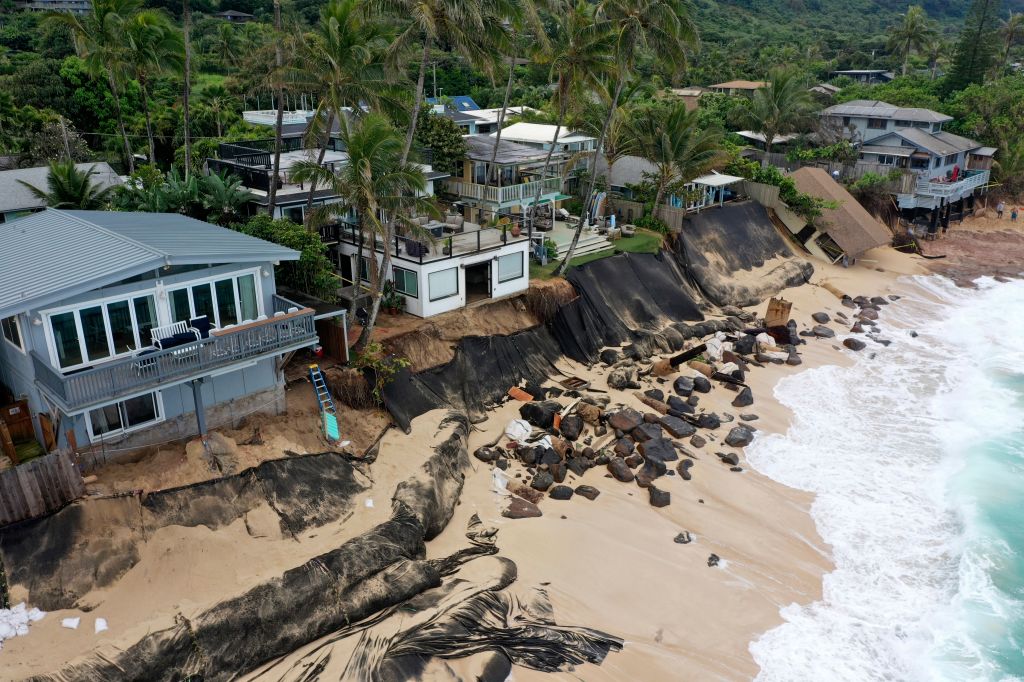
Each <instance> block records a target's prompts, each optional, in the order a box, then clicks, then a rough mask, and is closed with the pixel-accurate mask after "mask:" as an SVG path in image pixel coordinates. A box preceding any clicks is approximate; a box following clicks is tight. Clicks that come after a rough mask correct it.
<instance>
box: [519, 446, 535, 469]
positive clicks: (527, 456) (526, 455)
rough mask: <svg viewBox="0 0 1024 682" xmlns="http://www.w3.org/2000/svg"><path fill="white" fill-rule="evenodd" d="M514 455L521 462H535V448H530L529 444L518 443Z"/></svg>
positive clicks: (531, 463) (529, 463)
mask: <svg viewBox="0 0 1024 682" xmlns="http://www.w3.org/2000/svg"><path fill="white" fill-rule="evenodd" d="M516 457H518V458H519V461H520V462H522V463H523V464H525V465H527V466H530V465H533V464H536V463H537V448H532V447H530V446H529V445H520V446H519V447H517V448H516Z"/></svg>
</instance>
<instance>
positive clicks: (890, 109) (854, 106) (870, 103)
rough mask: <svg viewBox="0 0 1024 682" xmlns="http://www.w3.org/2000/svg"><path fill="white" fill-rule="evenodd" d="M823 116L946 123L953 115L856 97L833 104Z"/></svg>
mask: <svg viewBox="0 0 1024 682" xmlns="http://www.w3.org/2000/svg"><path fill="white" fill-rule="evenodd" d="M821 115H822V116H854V117H866V118H885V119H890V120H896V121H915V122H921V123H946V122H947V121H952V120H953V117H952V116H947V115H946V114H940V113H939V112H937V111H932V110H931V109H921V108H918V107H897V106H894V105H892V104H889V103H888V102H882V101H881V100H877V99H855V100H850V101H849V102H843V103H842V104H833V105H832V106H830V107H828V108H827V109H824V110H822V112H821Z"/></svg>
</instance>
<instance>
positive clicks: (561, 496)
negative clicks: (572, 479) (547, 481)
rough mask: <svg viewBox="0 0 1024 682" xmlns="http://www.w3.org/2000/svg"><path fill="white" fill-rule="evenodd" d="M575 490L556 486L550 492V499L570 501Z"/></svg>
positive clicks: (564, 486)
mask: <svg viewBox="0 0 1024 682" xmlns="http://www.w3.org/2000/svg"><path fill="white" fill-rule="evenodd" d="M572 493H573V490H572V488H570V487H569V486H567V485H556V486H555V487H554V488H552V489H551V490H550V491H548V497H550V498H551V499H553V500H568V499H569V498H570V497H572Z"/></svg>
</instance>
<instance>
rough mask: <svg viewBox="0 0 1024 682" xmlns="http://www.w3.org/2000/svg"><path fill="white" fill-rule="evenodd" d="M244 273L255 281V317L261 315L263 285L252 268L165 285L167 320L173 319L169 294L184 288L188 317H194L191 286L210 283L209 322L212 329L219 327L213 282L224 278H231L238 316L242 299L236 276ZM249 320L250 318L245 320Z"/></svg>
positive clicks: (240, 313)
mask: <svg viewBox="0 0 1024 682" xmlns="http://www.w3.org/2000/svg"><path fill="white" fill-rule="evenodd" d="M246 275H252V276H253V280H254V281H255V282H256V317H259V316H260V315H263V314H264V312H263V286H262V283H261V282H260V269H259V268H254V269H252V270H234V271H232V272H228V273H224V274H222V275H220V276H213V277H204V278H202V279H195V280H189V281H188V282H182V283H181V284H174V285H172V286H169V287H167V300H166V303H167V320H168V322H171V321H173V320H174V308H173V306H172V305H171V296H172V295H173V294H174V292H176V291H181V290H182V289H184V290H185V291H186V292H187V293H188V311H189V318H190V319H195V318H196V303H195V301H194V300H193V299H192V287H195V286H199V285H202V284H209V285H210V292H211V293H212V294H213V318H214V319H212V320H210V324H211V326H212V327H213V328H214V329H220V328H221V324H220V310H219V309H218V306H217V288H216V286H215V284H216V283H217V282H220V281H222V280H225V279H230V280H231V289H232V292H233V293H234V296H235V310H237V311H238V313H237V314H238V317H239V318H241V316H242V301H241V298H240V297H239V295H238V278H239V277H245V276H246ZM247 321H248V322H251V321H252V320H247ZM242 322H243V320H242V319H239V320H238V322H236V323H235V324H242Z"/></svg>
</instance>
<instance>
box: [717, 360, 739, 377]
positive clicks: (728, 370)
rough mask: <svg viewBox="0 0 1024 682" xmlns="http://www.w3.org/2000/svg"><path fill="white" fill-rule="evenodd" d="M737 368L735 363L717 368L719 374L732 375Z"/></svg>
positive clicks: (728, 363)
mask: <svg viewBox="0 0 1024 682" xmlns="http://www.w3.org/2000/svg"><path fill="white" fill-rule="evenodd" d="M739 368H740V367H739V365H737V364H736V363H735V362H727V363H725V364H724V365H722V366H721V367H719V368H718V371H719V372H721V373H722V374H732V373H733V372H735V371H736V370H738V369H739Z"/></svg>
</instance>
